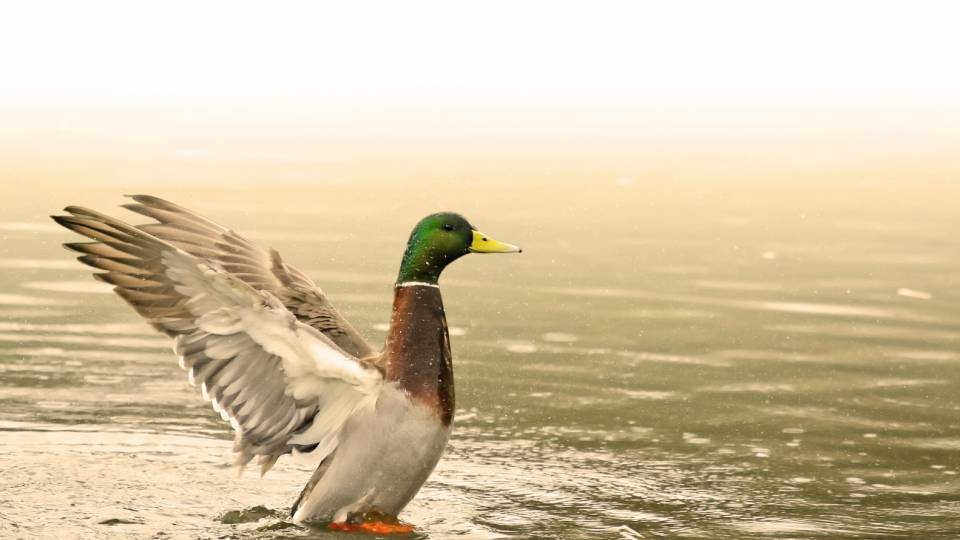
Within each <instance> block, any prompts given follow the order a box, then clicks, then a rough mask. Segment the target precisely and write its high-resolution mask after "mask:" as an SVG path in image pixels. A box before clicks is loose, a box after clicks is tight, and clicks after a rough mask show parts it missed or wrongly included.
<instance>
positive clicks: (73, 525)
mask: <svg viewBox="0 0 960 540" xmlns="http://www.w3.org/2000/svg"><path fill="white" fill-rule="evenodd" d="M143 185H144V186H146V187H142V188H141V187H140V186H139V185H137V184H136V183H135V184H134V185H133V186H127V185H124V186H122V187H121V186H120V185H117V186H109V185H105V186H100V187H90V186H85V187H83V189H80V187H78V186H48V187H35V186H18V187H14V186H8V187H7V188H5V189H9V190H10V191H9V192H8V193H10V194H11V195H12V197H11V200H17V201H18V204H17V205H16V207H15V208H9V209H6V211H5V215H4V218H3V219H4V222H3V223H0V238H2V243H0V536H2V537H4V538H33V537H38V536H39V537H50V538H76V537H82V538H108V537H109V538H124V537H129V538H286V537H318V538H335V537H337V536H339V533H333V532H328V531H325V530H320V529H304V528H300V527H296V526H292V525H291V524H289V523H288V522H286V521H285V515H286V512H287V509H288V508H289V505H290V503H291V502H292V501H293V499H294V498H295V496H296V495H297V493H298V492H299V490H300V489H301V487H302V485H303V484H304V483H305V482H306V480H307V478H308V476H309V471H308V470H305V469H303V468H300V467H298V466H296V465H293V464H291V463H288V462H286V460H281V462H280V463H279V464H278V466H277V467H276V468H275V469H274V470H273V471H271V472H270V473H268V475H267V476H266V477H264V478H263V479H260V478H258V477H257V474H256V473H255V472H253V471H252V470H251V471H247V472H246V473H245V474H244V475H242V476H240V477H238V475H237V471H235V470H234V469H233V468H232V467H231V466H230V464H231V462H232V456H231V454H230V438H231V434H230V432H229V427H228V426H226V425H225V424H224V423H223V422H222V421H220V419H219V417H218V416H217V415H216V414H215V413H214V412H213V411H212V410H211V409H210V408H209V406H207V405H206V404H205V403H204V402H203V401H202V400H201V399H200V398H199V396H198V392H197V391H196V389H193V388H191V387H190V386H189V385H188V384H187V382H186V380H185V377H184V375H183V373H181V372H180V370H179V368H178V367H177V363H176V360H175V359H174V358H173V356H172V354H171V353H170V352H169V344H168V343H167V340H166V339H165V338H163V337H162V336H160V335H158V334H155V333H153V332H152V331H151V330H150V329H149V328H148V327H147V326H146V325H144V324H142V323H140V322H139V321H138V320H137V317H136V316H135V315H134V313H133V312H132V310H130V309H129V308H128V307H127V306H125V305H124V304H123V303H122V302H121V301H120V300H119V299H117V298H116V297H114V295H113V294H112V293H110V291H109V290H108V289H105V288H104V287H101V286H100V285H98V284H97V283H95V282H93V281H92V279H90V277H89V275H88V272H87V271H86V270H84V269H83V268H82V266H81V265H80V264H79V263H77V262H76V261H74V260H73V259H72V258H71V255H70V254H69V253H67V252H65V251H63V250H62V249H61V248H60V247H59V244H60V243H61V242H63V241H66V240H68V239H69V238H70V236H69V234H68V233H66V231H60V230H58V229H57V228H56V227H55V226H54V225H53V224H52V223H50V222H49V221H48V220H47V219H46V218H45V216H46V214H49V213H51V212H53V211H55V210H57V209H58V208H60V207H62V206H64V205H65V204H72V203H79V204H86V205H90V206H94V207H96V208H99V209H101V210H110V211H114V210H115V212H116V213H117V214H120V215H122V214H123V212H122V211H121V210H118V209H115V204H117V203H120V202H121V198H120V195H119V194H120V193H122V192H124V191H132V190H134V189H148V188H149V187H150V184H149V183H144V184H143ZM153 187H154V189H150V191H152V192H155V193H156V194H158V195H161V196H167V197H169V198H171V199H174V200H176V201H181V202H182V203H183V204H187V205H189V206H192V207H194V208H196V209H197V210H198V211H201V212H202V213H205V214H207V215H209V216H210V217H212V218H214V219H215V220H217V221H220V222H221V223H224V224H226V225H228V226H231V227H234V228H236V229H237V230H239V231H241V232H242V233H244V234H247V235H248V236H250V237H253V238H255V239H257V240H261V241H263V242H264V243H267V244H270V245H273V246H274V247H276V248H278V249H279V251H280V252H281V253H283V254H284V255H285V257H286V258H287V260H288V261H290V262H291V263H293V264H295V265H297V266H298V267H300V268H303V269H305V270H307V271H308V272H309V273H311V274H312V275H313V276H314V277H315V278H316V280H317V281H318V282H319V283H320V284H321V285H322V286H323V287H324V288H325V290H327V292H328V293H329V294H330V295H331V297H332V298H333V300H334V301H335V303H336V304H337V305H338V306H339V307H340V309H341V310H342V311H343V312H345V314H346V315H347V316H348V317H349V318H350V319H351V321H353V322H354V324H355V325H356V326H357V327H358V328H359V329H361V331H362V332H363V333H364V334H365V335H366V336H367V337H368V338H369V339H371V340H373V341H374V342H381V341H382V339H383V337H384V328H385V327H384V323H385V322H386V321H387V318H388V314H389V302H390V299H391V283H392V279H393V277H394V273H395V271H396V266H397V264H398V262H399V255H400V252H401V250H402V245H403V242H404V240H405V238H406V235H407V234H408V231H409V227H410V226H411V225H412V223H413V222H415V221H416V219H418V218H419V217H420V216H421V215H423V214H426V213H428V212H430V211H434V210H440V209H457V210H460V211H462V212H463V213H465V214H466V215H467V216H468V217H469V218H470V219H471V220H473V221H474V222H475V224H476V225H478V226H479V227H480V228H481V229H482V230H484V231H485V232H487V233H488V234H490V235H492V236H493V237H495V238H498V239H501V240H504V241H508V242H513V243H517V244H520V245H521V246H522V247H523V248H524V253H523V254H522V255H520V256H484V257H480V256H470V257H467V258H466V259H465V260H463V261H460V262H457V263H456V264H455V265H454V266H452V267H451V268H450V269H449V270H448V271H447V272H446V274H445V275H444V277H443V279H442V280H441V284H442V286H443V290H444V295H445V301H446V304H447V312H448V319H449V321H450V324H451V326H452V327H453V329H452V332H451V333H452V335H453V337H452V340H453V349H454V358H455V365H456V377H457V397H458V404H457V405H458V408H457V413H456V428H455V431H454V435H453V437H452V440H451V443H450V447H449V450H448V452H447V454H446V455H445V457H444V458H443V460H442V461H441V462H440V465H439V466H438V468H437V470H436V472H435V473H434V474H433V476H432V477H431V478H430V480H429V481H428V482H427V484H426V485H425V486H424V488H423V490H422V491H421V492H420V494H419V496H418V497H417V498H416V499H415V500H414V501H413V503H412V504H411V505H410V506H409V507H408V509H407V510H406V512H405V513H404V515H403V518H404V519H405V520H407V521H409V522H411V523H413V524H415V525H417V527H418V530H419V532H418V533H417V536H418V537H422V538H435V539H443V538H476V539H492V538H564V539H566V538H571V539H578V538H623V539H639V538H643V539H650V538H671V539H685V538H723V539H726V538H923V539H935V538H955V537H957V536H958V535H960V475H958V471H960V457H958V456H960V401H958V398H957V392H956V385H957V384H958V382H960V315H958V313H960V312H958V310H957V305H958V302H960V287H958V285H960V255H958V253H960V252H958V250H957V240H956V235H955V231H957V230H958V227H960V212H957V206H956V204H955V201H956V200H958V198H957V196H958V195H960V190H958V189H956V188H951V187H949V186H943V185H941V186H926V187H924V188H923V189H919V188H917V187H916V186H911V185H910V184H907V183H902V184H897V183H893V182H879V183H869V182H860V183H849V184H848V185H845V186H843V187H837V186H834V185H828V184H821V185H809V184H806V185H802V184H794V183H789V182H784V183H780V184H761V183H756V184H735V183H726V184H718V183H711V182H690V183H683V182H675V183H670V182H667V183H664V182H653V181H650V182H646V181H642V180H637V181H633V180H631V181H630V182H625V181H622V179H620V180H617V179H616V178H612V179H607V178H590V179H586V180H583V181H582V182H579V183H578V182H566V183H560V184H555V183H550V182H532V183H529V184H518V183H512V182H509V181H506V180H504V181H501V182H499V183H498V182H492V181H484V182H483V183H480V182H471V181H449V182H445V183H439V184H437V185H436V186H434V187H432V188H431V189H430V193H431V195H430V196H429V197H426V198H425V197H423V196H422V195H421V194H420V193H410V192H409V191H408V190H407V189H406V188H405V187H404V185H403V184H390V183H367V184H364V185H361V186H353V185H351V184H348V183H345V182H339V183H337V182H327V183H320V184H317V185H314V186H308V185H306V184H299V185H297V186H295V188H291V189H284V188H283V187H278V188H276V189H271V190H265V189H263V188H257V187H256V185H253V184H251V185H246V186H239V187H238V186H229V188H227V187H203V186H199V187H198V186H196V185H193V186H188V185H183V186H175V187H168V188H166V189H163V190H160V191H157V190H156V189H155V186H153ZM478 194H494V195H493V196H491V197H487V196H477V195H478ZM496 194H504V195H502V196H500V195H496ZM425 199H429V200H425ZM491 201H494V202H491ZM130 217H131V219H135V217H134V216H130ZM136 221H137V222H139V220H136Z"/></svg>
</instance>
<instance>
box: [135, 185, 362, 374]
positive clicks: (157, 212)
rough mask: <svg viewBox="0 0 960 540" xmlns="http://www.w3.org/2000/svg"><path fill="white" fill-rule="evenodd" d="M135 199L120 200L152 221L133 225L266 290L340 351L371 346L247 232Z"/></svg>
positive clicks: (296, 272)
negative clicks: (237, 230)
mask: <svg viewBox="0 0 960 540" xmlns="http://www.w3.org/2000/svg"><path fill="white" fill-rule="evenodd" d="M130 197H131V198H132V199H133V200H134V201H136V203H130V204H125V205H123V206H124V207H125V208H127V209H129V210H132V211H134V212H136V213H138V214H142V215H144V216H147V217H150V218H153V219H154V220H156V223H148V224H144V225H138V226H137V228H138V229H140V230H143V231H145V232H148V233H150V234H151V235H153V236H156V237H157V238H160V239H161V240H165V241H166V242H168V243H170V244H172V245H174V246H176V247H178V248H180V249H182V250H183V251H186V252H187V253H189V254H191V255H194V256H196V257H200V258H203V259H208V260H211V261H216V262H217V263H218V264H219V265H220V266H221V267H222V268H223V269H224V270H225V271H227V272H229V273H231V274H233V275H234V276H236V277H237V278H239V279H240V280H242V281H244V282H245V283H247V284H248V285H250V286H251V287H253V288H254V289H257V290H261V291H269V292H270V293H272V294H273V295H274V296H276V297H277V298H278V299H279V300H280V302H282V303H283V305H284V306H286V308H287V309H288V310H290V312H291V313H293V314H294V315H295V316H296V317H297V319H298V320H300V321H302V322H304V323H306V324H308V325H310V326H312V327H314V328H316V329H317V330H319V331H321V332H323V334H324V335H326V336H327V337H328V338H330V339H331V340H332V341H333V342H334V343H336V344H337V345H338V346H339V347H340V348H341V349H343V350H344V351H346V352H348V353H350V354H352V355H354V356H356V357H357V358H365V357H370V356H373V355H374V354H375V353H376V351H375V350H374V348H373V347H371V346H370V344H369V343H367V342H366V340H364V339H363V337H362V336H361V335H360V334H359V333H358V332H357V331H356V330H355V329H354V328H353V326H351V325H350V323H348V322H347V321H346V319H344V318H343V316H341V315H340V313H339V312H338V311H337V310H336V309H334V307H333V306H332V305H331V304H330V301H329V300H328V299H327V297H326V295H325V294H324V293H323V291H322V290H320V288H319V287H317V285H316V283H314V282H313V280H312V279H310V277H309V276H307V275H306V274H304V273H303V272H301V271H300V270H297V269H296V268H294V267H292V266H290V265H288V264H287V263H285V262H283V259H281V258H280V254H279V253H277V252H276V251H275V250H272V249H271V250H267V249H265V248H263V247H260V246H259V245H257V244H254V243H253V242H250V241H249V240H247V239H246V238H244V237H242V236H240V235H239V234H237V233H235V232H233V231H232V230H229V229H226V228H224V227H221V226H220V225H217V224H216V223H214V222H212V221H210V220H208V219H206V218H204V217H202V216H199V215H197V214H195V213H193V212H191V211H190V210H187V209H186V208H183V207H182V206H179V205H176V204H174V203H172V202H169V201H165V200H163V199H160V198H158V197H153V196H150V195H131V196H130Z"/></svg>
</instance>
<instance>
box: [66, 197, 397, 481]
mask: <svg viewBox="0 0 960 540" xmlns="http://www.w3.org/2000/svg"><path fill="white" fill-rule="evenodd" d="M65 210H66V211H67V212H69V214H70V215H62V216H53V219H54V220H55V221H56V222H57V223H59V224H61V225H63V226H64V227H66V228H68V229H70V230H72V231H74V232H77V233H79V234H82V235H84V236H87V237H89V238H91V239H93V240H94V241H93V242H86V243H72V244H65V246H66V247H67V248H69V249H71V250H74V251H77V252H79V253H81V256H80V257H78V258H79V260H80V261H82V262H83V263H85V264H87V265H89V266H91V267H93V268H96V269H98V270H103V272H100V273H95V274H94V277H96V278H97V279H99V280H101V281H104V282H107V283H110V284H112V285H114V291H116V293H117V294H118V295H120V296H121V297H123V299H124V300H126V301H127V302H128V303H129V304H130V305H131V306H133V308H134V309H135V310H136V311H137V312H138V313H139V314H140V315H142V316H143V317H144V318H145V319H146V320H147V321H148V322H149V323H150V324H152V325H153V326H154V327H155V328H157V329H158V330H160V331H162V332H164V333H166V334H167V335H169V336H171V337H173V338H174V340H175V344H174V350H175V351H176V353H177V354H178V355H179V356H180V363H181V366H182V367H183V368H184V369H186V370H188V371H189V376H190V382H191V383H193V384H195V385H199V386H200V388H201V391H202V393H203V397H204V398H205V399H208V400H210V401H211V403H212V404H213V408H214V410H216V411H218V412H219V413H220V414H221V416H222V417H223V418H224V419H225V420H228V421H230V423H231V424H232V425H233V427H234V429H235V430H236V442H235V446H234V450H235V451H237V452H239V456H238V457H237V462H238V464H240V465H245V464H247V463H249V462H250V460H252V459H253V458H254V457H257V458H258V463H259V464H260V465H261V470H262V472H264V473H265V472H266V471H267V470H269V469H270V467H272V466H273V464H274V463H275V462H276V460H277V459H278V458H279V457H280V456H281V455H283V454H285V453H290V452H293V451H297V452H310V454H311V456H313V457H316V458H318V459H323V457H325V456H326V455H328V454H330V453H331V452H332V451H333V450H334V449H335V448H336V446H337V444H338V443H339V434H340V430H341V428H342V426H343V424H344V423H345V422H346V420H347V419H348V418H349V417H350V416H351V415H352V414H353V413H354V412H355V411H356V410H358V408H360V407H363V406H365V405H367V404H369V403H372V402H373V401H375V400H376V396H377V395H378V394H379V391H380V387H381V383H382V380H383V378H382V375H381V373H380V371H379V370H378V369H377V368H376V367H375V366H372V365H369V364H366V363H365V362H363V361H361V360H358V359H357V358H356V357H354V356H351V355H350V354H348V353H346V352H344V351H343V350H342V349H341V348H340V347H338V346H337V345H336V344H335V343H334V342H332V341H331V340H330V338H328V337H327V336H326V335H324V334H323V333H321V332H319V331H317V330H316V329H315V328H313V327H311V326H308V325H306V324H304V323H302V322H300V321H298V320H297V318H296V317H294V315H293V314H292V313H291V312H290V311H288V310H287V309H286V308H285V307H284V306H283V304H282V303H281V302H280V301H279V300H278V299H277V298H276V296H275V295H274V294H273V293H271V292H270V291H267V290H259V291H258V290H256V289H255V288H254V287H252V286H251V285H250V284H249V283H248V282H246V281H244V280H241V279H240V278H238V277H237V276H236V275H234V274H233V273H230V272H227V271H225V270H224V269H223V268H221V267H220V266H219V264H218V263H217V262H214V261H210V260H204V259H201V258H199V257H196V256H194V255H191V254H190V253H188V252H186V251H185V250H182V249H180V248H178V247H176V246H173V245H171V244H170V243H167V242H165V241H164V240H161V239H159V238H157V237H156V236H154V235H152V234H150V233H148V232H147V231H144V230H141V229H139V228H136V227H133V226H130V225H127V224H126V223H123V222H121V221H119V220H116V219H114V218H111V217H109V216H105V215H103V214H100V213H98V212H94V211H92V210H88V209H85V208H79V207H72V206H71V207H67V208H66V209H65Z"/></svg>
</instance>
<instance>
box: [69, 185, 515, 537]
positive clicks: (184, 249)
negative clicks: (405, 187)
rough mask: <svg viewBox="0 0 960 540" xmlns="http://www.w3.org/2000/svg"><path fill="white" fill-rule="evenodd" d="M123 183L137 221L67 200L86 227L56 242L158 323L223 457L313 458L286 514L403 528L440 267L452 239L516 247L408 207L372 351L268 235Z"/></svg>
mask: <svg viewBox="0 0 960 540" xmlns="http://www.w3.org/2000/svg"><path fill="white" fill-rule="evenodd" d="M131 198H132V199H133V200H134V201H135V202H134V203H130V204H125V205H123V206H124V207H125V208H127V209H129V210H132V211H133V212H136V213H138V214H142V215H144V216H147V217H149V218H152V219H153V220H154V221H153V222H152V223H147V224H142V225H137V226H132V225H128V224H127V223H124V222H123V221H120V220H118V219H115V218H112V217H110V216H106V215H104V214H101V213H99V212H95V211H93V210H88V209H86V208H82V207H77V206H68V207H67V208H65V209H64V211H65V212H67V215H56V216H51V217H52V218H53V219H54V220H55V221H56V222H57V223H59V224H60V225H63V226H64V227H66V228H68V229H70V230H71V231H74V232H76V233H79V234H81V235H83V236H86V237H88V238H90V239H92V240H93V242H83V243H68V244H64V245H65V247H67V248H68V249H70V250H72V251H75V252H79V253H80V254H81V255H80V256H79V257H78V259H79V260H80V261H81V262H83V263H85V264H86V265H88V266H91V267H93V268H95V269H97V270H101V271H102V272H98V273H95V274H94V278H96V279H98V280H100V281H103V282H106V283H109V284H110V285H113V286H114V288H113V290H114V291H115V292H116V293H117V294H118V295H120V297H121V298H123V299H124V300H126V301H127V302H128V303H129V304H130V305H131V306H133V308H134V309H135V310H136V311H137V313H139V314H140V315H141V316H142V317H143V318H144V319H146V321H147V322H148V323H149V324H151V325H152V326H153V327H154V328H156V329H157V330H159V331H160V332H163V333H164V334H166V335H168V336H170V337H171V338H173V343H174V345H173V349H174V351H175V353H176V355H177V356H178V357H179V359H180V366H181V367H182V368H183V369H184V370H186V371H187V372H188V374H189V377H188V378H189V381H190V383H191V384H193V385H195V386H199V388H200V392H201V394H202V396H203V398H204V399H206V400H208V401H209V402H210V403H211V404H212V406H213V409H214V410H215V411H217V412H218V413H219V414H220V416H221V417H222V418H223V419H224V420H225V421H228V422H230V424H231V425H232V426H233V429H234V430H235V432H236V435H235V442H234V451H235V452H236V454H237V460H236V463H237V464H238V465H239V466H241V467H243V466H246V465H247V464H248V463H249V462H250V461H252V460H254V459H256V463H257V464H259V466H260V471H261V475H262V474H265V473H266V472H267V471H268V470H269V469H270V468H271V467H272V466H273V465H274V464H275V463H276V461H277V459H279V458H280V457H281V456H283V455H285V454H293V455H295V456H297V457H300V458H306V459H310V460H312V461H313V462H314V463H316V464H317V469H316V471H315V472H314V473H313V475H312V476H311V478H310V480H309V481H308V482H307V484H306V486H305V487H304V488H303V491H302V492H301V493H300V496H299V497H298V498H297V500H296V502H295V503H294V504H293V508H292V510H291V516H292V520H293V521H294V522H295V523H302V522H304V521H326V522H329V523H331V526H333V527H339V528H347V529H349V528H350V527H360V528H366V529H368V530H370V531H374V532H404V531H408V530H411V529H410V527H409V526H408V525H406V524H403V523H402V522H400V521H398V518H397V516H398V514H399V513H400V511H401V510H402V509H403V508H404V507H405V506H406V505H407V503H409V502H410V500H411V499H412V498H413V497H414V495H416V493H417V491H419V489H420V487H421V485H422V484H423V483H424V482H425V481H426V479H427V477H428V476H429V475H430V473H431V472H432V471H433V469H434V467H435V466H436V464H437V461H438V460H439V459H440V455H441V454H442V453H443V450H444V447H445V446H446V444H447V438H448V436H449V435H450V428H451V422H452V420H453V412H454V389H453V364H452V356H451V352H450V337H449V334H448V333H447V322H446V317H445V315H444V310H443V301H442V300H441V297H440V288H439V286H438V284H437V281H438V279H439V278H440V273H441V272H443V269H444V268H446V267H447V266H448V265H449V264H450V263H452V262H453V261H455V260H457V259H459V258H460V257H462V256H464V255H466V254H468V253H513V252H519V251H520V249H519V248H518V247H516V246H513V245H510V244H506V243H502V242H498V241H496V240H493V239H492V238H490V237H488V236H486V235H485V234H483V233H481V232H479V231H478V230H477V229H476V228H475V227H473V226H472V225H471V224H470V223H469V222H468V221H467V220H466V219H465V218H464V217H463V216H460V215H459V214H455V213H451V212H442V213H437V214H432V215H429V216H427V217H425V218H423V219H422V220H420V222H419V223H417V225H416V226H415V227H414V228H413V232H412V233H411V234H410V239H409V240H408V241H407V246H406V250H405V251H404V253H403V259H402V261H401V263H400V272H399V275H398V277H397V281H396V284H395V288H394V299H393V311H392V314H391V317H390V328H389V330H388V332H387V337H386V343H385V345H384V347H383V350H382V351H379V352H378V351H377V350H376V349H374V348H373V347H372V346H371V345H370V344H369V343H368V342H367V341H366V340H364V339H363V338H362V337H361V336H360V334H359V333H358V332H357V331H356V330H355V329H354V328H353V327H352V326H351V325H350V323H348V322H347V321H346V320H345V319H344V318H343V316H341V315H340V313H339V312H338V311H337V310H336V309H334V307H333V306H332V305H331V303H330V301H329V300H328V298H327V296H326V295H325V294H324V293H323V291H322V290H320V288H319V287H317V285H316V284H315V283H314V282H313V280H312V279H310V277H308V276H307V275H306V274H305V273H303V272H301V271H300V270H297V269H296V268H294V267H293V266H291V265H289V264H287V263H286V262H284V261H283V259H281V258H280V255H279V254H278V253H277V252H276V251H275V250H272V249H265V248H263V247H260V246H258V245H256V244H254V243H252V242H250V241H248V240H247V239H245V238H244V237H242V236H240V235H239V234H237V233H235V232H234V231H232V230H230V229H226V228H224V227H221V226H220V225H217V224H216V223H214V222H212V221H210V220H208V219H206V218H204V217H201V216H199V215H198V214H195V213H193V212H191V211H190V210H187V209H185V208H183V207H181V206H178V205H176V204H173V203H171V202H168V201H165V200H163V199H159V198H157V197H152V196H147V195H134V196H131Z"/></svg>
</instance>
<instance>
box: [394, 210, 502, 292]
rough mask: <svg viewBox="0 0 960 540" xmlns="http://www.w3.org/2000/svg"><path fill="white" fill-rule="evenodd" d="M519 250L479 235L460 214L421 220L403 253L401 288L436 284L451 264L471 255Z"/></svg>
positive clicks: (436, 215) (448, 214) (398, 279)
mask: <svg viewBox="0 0 960 540" xmlns="http://www.w3.org/2000/svg"><path fill="white" fill-rule="evenodd" d="M520 251H521V250H520V248H518V247H517V246H514V245H511V244H505V243H503V242H498V241H496V240H494V239H493V238H490V237H488V236H487V235H485V234H483V233H482V232H480V231H478V230H477V229H476V228H475V227H474V226H473V225H471V224H470V222H469V221H467V220H466V218H464V217H463V216H461V215H460V214H455V213H453V212H440V213H437V214H430V215H429V216H427V217H425V218H423V219H421V220H420V222H419V223H417V225H416V227H414V228H413V232H412V233H410V240H408V241H407V250H406V251H405V252H404V253H403V262H401V263H400V275H399V276H398V277H397V284H398V285H399V284H401V283H410V282H420V283H430V284H436V283H437V280H438V279H439V278H440V273H441V272H443V269H444V268H446V267H447V265H448V264H450V263H452V262H453V261H455V260H457V259H459V258H460V257H463V256H464V255H466V254H467V253H519V252H520Z"/></svg>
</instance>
